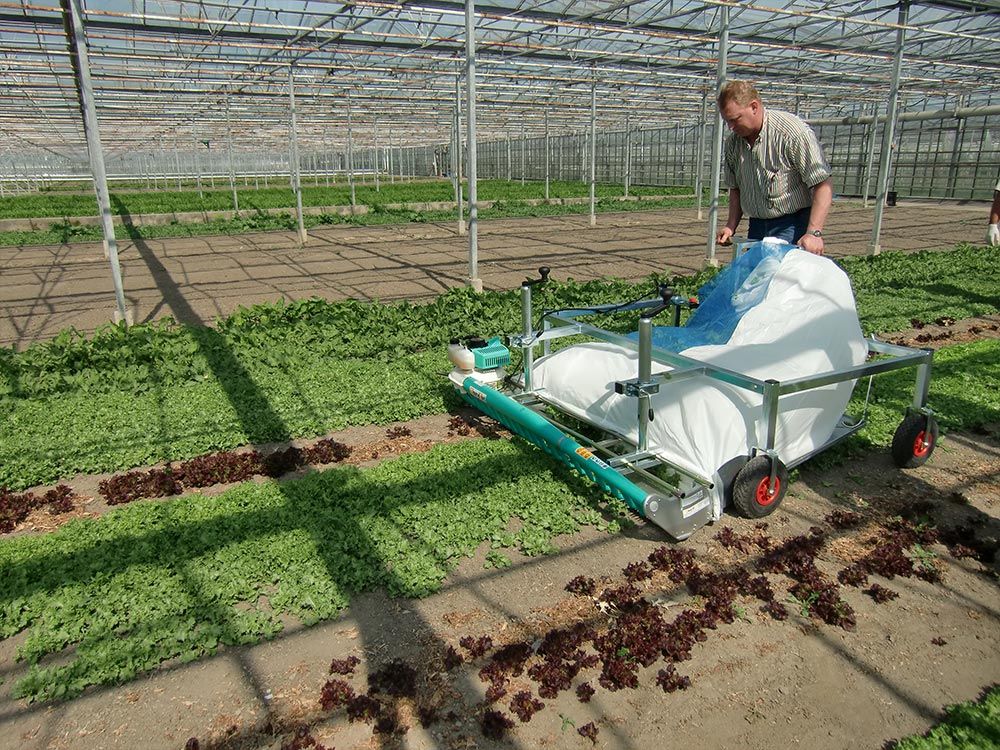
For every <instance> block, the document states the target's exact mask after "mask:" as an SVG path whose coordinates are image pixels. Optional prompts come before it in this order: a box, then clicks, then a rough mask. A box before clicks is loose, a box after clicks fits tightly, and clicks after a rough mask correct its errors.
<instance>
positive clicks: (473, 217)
mask: <svg viewBox="0 0 1000 750" xmlns="http://www.w3.org/2000/svg"><path fill="white" fill-rule="evenodd" d="M465 91H466V108H467V112H466V116H465V122H466V127H467V128H468V135H467V137H466V149H467V152H466V153H467V157H466V158H467V159H468V164H466V170H465V171H466V174H468V179H469V285H470V286H471V287H472V288H473V289H482V286H483V282H482V280H481V279H480V278H479V188H478V186H477V185H476V179H477V175H478V172H479V167H478V164H477V161H476V159H477V154H476V3H475V1H474V0H466V3H465Z"/></svg>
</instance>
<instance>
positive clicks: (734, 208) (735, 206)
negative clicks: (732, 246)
mask: <svg viewBox="0 0 1000 750" xmlns="http://www.w3.org/2000/svg"><path fill="white" fill-rule="evenodd" d="M742 218H743V207H742V206H741V205H740V189H739V188H729V218H727V219H726V226H724V227H723V228H722V229H720V230H719V234H718V235H716V238H715V241H716V242H718V243H719V244H720V245H728V244H729V241H730V239H732V236H733V234H734V233H735V232H736V227H738V226H739V225H740V220H741V219H742Z"/></svg>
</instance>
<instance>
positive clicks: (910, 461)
mask: <svg viewBox="0 0 1000 750" xmlns="http://www.w3.org/2000/svg"><path fill="white" fill-rule="evenodd" d="M937 439H938V425H937V420H936V419H934V417H932V416H927V415H924V414H916V413H914V414H907V415H906V417H905V418H904V419H903V421H902V422H900V423H899V427H897V428H896V434H895V435H893V436H892V460H893V461H895V462H896V466H898V467H899V468H901V469H913V468H915V467H917V466H923V465H924V464H925V463H926V462H927V459H928V458H930V457H931V453H933V452H934V448H935V446H936V445H937Z"/></svg>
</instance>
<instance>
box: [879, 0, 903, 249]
mask: <svg viewBox="0 0 1000 750" xmlns="http://www.w3.org/2000/svg"><path fill="white" fill-rule="evenodd" d="M909 10H910V3H909V0H902V2H900V4H899V28H898V29H897V31H896V55H895V57H894V58H893V61H892V84H891V86H890V89H889V108H888V110H887V112H886V117H885V130H883V131H882V153H881V155H880V158H879V168H878V193H877V196H878V197H877V198H876V201H875V219H874V223H873V225H872V241H871V254H872V255H878V254H879V253H880V252H882V244H881V234H882V214H883V213H884V211H885V198H886V193H887V192H888V190H889V170H890V169H891V163H890V161H891V158H892V151H893V149H892V139H893V136H894V134H895V132H896V120H897V117H898V114H899V76H900V72H901V71H902V68H903V44H904V43H905V42H906V18H907V15H908V13H909Z"/></svg>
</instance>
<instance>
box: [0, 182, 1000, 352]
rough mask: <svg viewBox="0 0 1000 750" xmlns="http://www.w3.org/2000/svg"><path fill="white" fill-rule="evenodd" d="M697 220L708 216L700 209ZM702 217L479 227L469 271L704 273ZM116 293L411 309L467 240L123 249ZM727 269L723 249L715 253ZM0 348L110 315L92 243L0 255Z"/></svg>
mask: <svg viewBox="0 0 1000 750" xmlns="http://www.w3.org/2000/svg"><path fill="white" fill-rule="evenodd" d="M987 211H988V208H987V207H985V204H984V205H977V204H971V205H958V204H952V205H941V204H937V203H927V204H917V203H905V204H904V203H900V204H899V205H897V206H894V207H892V208H887V209H886V211H885V216H884V222H883V232H882V249H883V250H906V251H912V250H920V249H928V248H938V249H940V248H950V247H954V246H955V245H956V244H957V243H960V242H981V241H982V237H983V233H984V231H985V230H984V229H983V227H984V225H985V220H986V213H987ZM705 215H706V216H707V211H706V213H705ZM872 217H873V209H872V208H871V207H869V208H863V207H862V205H861V204H860V203H858V202H850V201H838V202H837V204H836V205H835V206H834V209H833V211H832V212H831V215H830V219H829V221H828V223H827V232H826V234H827V247H828V253H829V254H830V255H831V256H832V257H840V256H843V255H856V254H863V253H866V252H868V250H869V243H870V240H871V226H872ZM706 226H707V221H705V220H701V221H699V220H698V218H697V214H696V212H695V210H694V209H693V208H680V209H670V210H662V211H650V212H626V213H608V214H600V215H599V216H598V217H597V225H596V226H595V227H590V226H589V224H588V217H587V216H562V217H547V218H543V219H502V220H501V219H498V220H490V221H486V222H481V223H480V227H479V233H478V237H479V255H478V257H479V275H480V278H482V280H483V283H484V285H485V287H486V288H491V289H512V288H514V287H516V286H517V285H518V284H520V282H521V281H522V279H523V278H524V275H525V274H532V275H534V273H535V271H536V270H537V268H538V267H539V266H543V265H545V266H549V267H550V268H551V269H552V273H553V278H558V279H566V278H574V279H577V280H585V279H593V278H600V277H604V276H617V277H622V278H627V279H640V278H643V277H645V276H647V275H649V274H650V273H653V272H656V271H670V272H673V273H690V272H692V271H695V270H697V269H699V268H701V267H703V265H704V257H705V236H706ZM119 252H120V258H121V265H122V275H123V279H124V289H125V296H126V299H127V303H128V306H129V308H130V311H131V312H132V315H133V319H134V320H135V321H136V322H142V321H150V320H155V319H158V318H162V317H164V316H172V317H173V318H174V319H176V320H178V321H181V322H185V323H210V322H212V320H214V318H215V317H216V316H224V315H228V314H229V313H231V312H233V311H234V310H235V309H236V308H237V307H239V306H240V305H249V304H253V303H257V302H265V301H275V300H278V299H301V298H305V297H310V296H318V297H322V298H325V299H330V300H336V299H346V298H352V297H353V298H356V299H382V300H396V299H420V298H427V297H433V296H436V295H438V294H440V293H441V292H443V291H445V290H446V289H449V288H452V287H455V286H462V285H464V284H466V283H467V279H468V273H469V269H468V254H469V251H468V238H467V237H463V236H459V235H458V233H457V228H456V225H455V224H454V223H442V224H405V225H397V226H372V227H330V228H326V229H316V230H312V231H311V232H310V240H309V242H308V244H306V245H305V246H304V247H301V248H300V247H298V246H297V243H296V237H295V233H294V232H267V233H258V234H245V235H234V236H223V235H220V236H206V237H195V238H178V239H162V240H137V241H132V240H128V239H122V240H120V241H119ZM718 252H719V257H720V258H721V259H726V258H727V257H728V254H729V253H730V251H729V250H728V249H727V248H720V249H719V251H718ZM0 259H2V262H0V308H2V310H3V315H2V317H0V345H6V346H10V345H16V346H18V347H19V348H23V347H24V346H27V345H28V344H30V343H32V342H34V341H39V340H42V339H46V338H50V337H52V336H54V335H55V334H56V333H58V332H59V331H61V330H62V329H64V328H68V327H70V326H74V327H76V328H77V329H78V330H79V331H81V332H84V333H87V332H90V331H93V330H94V329H95V328H96V327H97V326H99V325H101V324H103V323H105V322H107V321H108V320H110V319H111V318H112V316H113V314H114V311H115V301H114V299H115V298H114V291H113V289H114V288H113V286H112V281H111V273H110V269H109V267H108V263H107V261H106V260H105V259H104V254H103V250H102V246H101V244H100V243H80V244H73V245H53V246H37V247H35V246H31V247H29V246H25V247H7V248H0Z"/></svg>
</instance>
